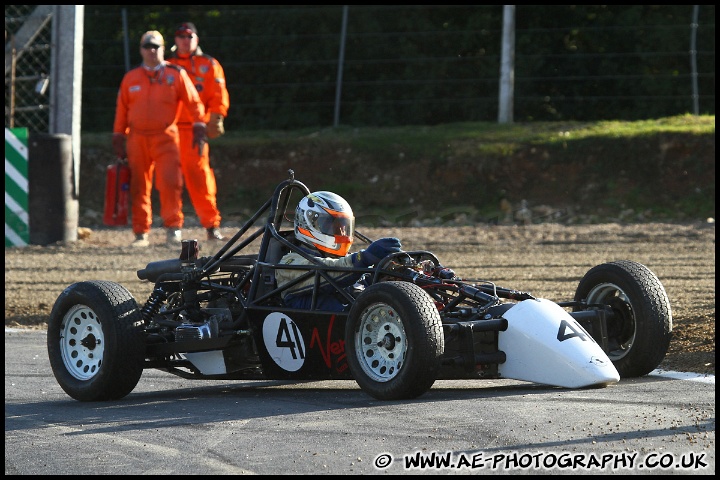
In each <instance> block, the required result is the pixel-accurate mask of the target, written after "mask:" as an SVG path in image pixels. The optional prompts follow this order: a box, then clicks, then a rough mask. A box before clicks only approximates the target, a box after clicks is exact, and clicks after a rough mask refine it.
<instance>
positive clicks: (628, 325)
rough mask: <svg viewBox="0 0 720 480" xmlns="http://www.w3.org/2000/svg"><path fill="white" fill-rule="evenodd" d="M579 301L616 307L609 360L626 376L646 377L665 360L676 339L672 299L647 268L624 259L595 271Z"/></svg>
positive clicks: (583, 285) (587, 277) (590, 273)
mask: <svg viewBox="0 0 720 480" xmlns="http://www.w3.org/2000/svg"><path fill="white" fill-rule="evenodd" d="M575 300H576V301H580V300H585V301H587V303H599V304H604V305H609V306H610V308H612V311H613V315H612V317H611V318H609V319H608V325H607V327H608V349H609V351H608V357H609V358H610V360H611V361H612V362H613V364H614V365H615V368H616V369H617V371H618V372H619V373H620V376H621V377H639V376H642V375H646V374H648V373H650V372H651V371H652V370H653V369H655V368H657V366H658V365H659V364H660V362H662V360H663V358H664V357H665V354H666V353H667V350H668V347H669V345H670V338H671V336H672V312H671V309H670V300H669V299H668V296H667V293H666V292H665V288H664V287H663V286H662V284H661V283H660V280H659V279H658V278H657V276H655V274H654V273H653V272H652V271H650V269H648V268H647V267H646V266H645V265H642V264H640V263H637V262H633V261H629V260H621V261H617V262H610V263H604V264H602V265H598V266H596V267H593V268H592V269H590V270H589V271H588V272H587V273H586V274H585V276H584V277H583V278H582V280H580V283H579V285H578V288H577V291H576V292H575Z"/></svg>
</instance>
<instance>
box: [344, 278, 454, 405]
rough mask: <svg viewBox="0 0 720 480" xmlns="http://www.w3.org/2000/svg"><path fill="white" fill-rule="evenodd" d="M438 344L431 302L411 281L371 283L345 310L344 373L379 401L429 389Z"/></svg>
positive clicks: (435, 314)
mask: <svg viewBox="0 0 720 480" xmlns="http://www.w3.org/2000/svg"><path fill="white" fill-rule="evenodd" d="M444 347H445V338H444V336H443V332H442V321H441V320H440V314H439V313H438V310H437V307H436V306H435V304H434V303H433V301H432V300H431V298H430V297H429V296H428V295H427V294H426V293H425V292H424V291H423V290H422V289H421V288H420V287H418V286H417V285H414V284H412V283H408V282H380V283H376V284H374V285H371V286H370V287H368V288H366V289H365V291H364V292H363V293H362V294H361V295H360V296H359V297H358V298H357V300H356V301H355V302H354V304H353V306H352V308H351V309H350V313H349V317H348V324H347V326H346V328H345V348H346V350H347V359H348V364H349V366H350V372H351V373H352V375H353V377H354V378H355V381H356V382H357V383H358V385H360V387H361V388H362V389H363V390H364V391H365V392H367V393H368V394H369V395H371V396H373V397H375V398H377V399H379V400H400V399H409V398H415V397H418V396H420V395H422V394H423V393H425V392H426V391H427V390H428V389H430V387H432V385H433V383H435V379H436V378H437V375H438V372H439V370H440V358H441V356H442V354H443V352H444Z"/></svg>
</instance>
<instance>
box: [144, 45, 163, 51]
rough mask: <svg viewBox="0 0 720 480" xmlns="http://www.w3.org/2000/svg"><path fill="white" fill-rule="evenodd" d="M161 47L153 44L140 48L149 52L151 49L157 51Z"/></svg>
mask: <svg viewBox="0 0 720 480" xmlns="http://www.w3.org/2000/svg"><path fill="white" fill-rule="evenodd" d="M161 47H162V45H155V44H154V43H146V44H144V45H143V46H142V48H144V49H145V50H151V49H153V48H154V49H155V50H158V49H159V48H161Z"/></svg>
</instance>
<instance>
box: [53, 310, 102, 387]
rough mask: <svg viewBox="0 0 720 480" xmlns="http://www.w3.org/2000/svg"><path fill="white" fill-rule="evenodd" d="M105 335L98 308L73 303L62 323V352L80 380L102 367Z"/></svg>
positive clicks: (66, 362) (93, 374)
mask: <svg viewBox="0 0 720 480" xmlns="http://www.w3.org/2000/svg"><path fill="white" fill-rule="evenodd" d="M104 353H105V337H104V335H103V331H102V326H101V325H100V320H99V319H98V318H97V316H96V315H95V312H94V311H93V310H92V309H91V308H89V307H87V306H85V305H75V306H73V307H72V308H71V309H70V310H68V312H67V313H66V314H65V316H64V317H63V321H62V324H61V325H60V354H61V355H62V360H63V363H64V364H65V368H66V369H67V371H68V372H69V373H70V375H72V376H73V377H75V378H77V379H78V380H89V379H91V378H93V377H94V376H95V375H97V373H98V372H99V371H100V366H101V365H102V361H103V354H104Z"/></svg>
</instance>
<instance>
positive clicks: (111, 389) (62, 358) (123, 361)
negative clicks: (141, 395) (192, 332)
mask: <svg viewBox="0 0 720 480" xmlns="http://www.w3.org/2000/svg"><path fill="white" fill-rule="evenodd" d="M141 322H142V316H141V313H140V310H139V308H138V305H137V302H136V301H135V299H134V298H133V296H132V294H131V293H130V292H129V291H128V290H127V289H126V288H125V287H123V286H122V285H119V284H117V283H113V282H107V281H89V282H78V283H74V284H72V285H70V286H69V287H67V288H66V289H65V290H64V291H63V292H62V293H61V294H60V296H59V297H58V299H57V300H56V301H55V305H54V306H53V309H52V312H51V313H50V319H49V320H48V333H47V347H48V356H49V359H50V366H51V367H52V371H53V374H54V375H55V378H56V379H57V381H58V383H59V384H60V387H62V389H63V390H64V391H65V392H66V393H67V394H68V395H70V396H71V397H72V398H74V399H76V400H79V401H82V402H92V401H102V400H117V399H119V398H122V397H124V396H126V395H127V394H128V393H130V392H131V391H132V390H133V388H135V386H136V385H137V383H138V381H140V376H141V375H142V370H143V363H144V361H145V344H144V337H143V334H142V330H141V327H140V323H141Z"/></svg>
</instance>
